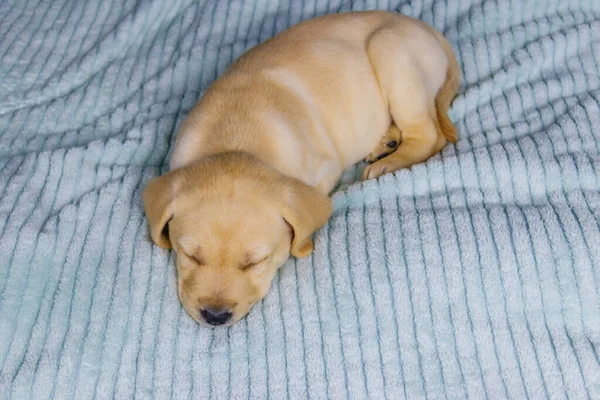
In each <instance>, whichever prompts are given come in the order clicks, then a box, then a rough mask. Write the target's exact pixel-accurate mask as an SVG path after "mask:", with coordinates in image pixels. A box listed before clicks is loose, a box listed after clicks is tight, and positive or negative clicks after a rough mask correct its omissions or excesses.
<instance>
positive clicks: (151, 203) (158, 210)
mask: <svg viewBox="0 0 600 400" xmlns="http://www.w3.org/2000/svg"><path fill="white" fill-rule="evenodd" d="M142 197H143V200H144V210H145V212H146V218H147V219H148V225H149V226H150V235H151V236H152V240H153V241H154V243H156V244H157V245H159V246H160V247H162V248H163V249H170V248H171V247H172V246H171V240H170V239H169V226H168V223H169V221H170V220H171V218H172V217H173V214H172V208H173V207H172V204H173V199H174V198H175V196H174V189H173V184H172V178H171V177H170V176H169V175H168V174H167V175H163V176H159V177H156V178H154V179H152V180H151V181H150V182H148V185H146V188H145V189H144V193H143V195H142Z"/></svg>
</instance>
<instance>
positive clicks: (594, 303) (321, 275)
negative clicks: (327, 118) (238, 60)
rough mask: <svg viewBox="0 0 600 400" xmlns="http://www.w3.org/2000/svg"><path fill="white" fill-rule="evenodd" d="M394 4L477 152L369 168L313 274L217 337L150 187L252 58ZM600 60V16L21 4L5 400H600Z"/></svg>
mask: <svg viewBox="0 0 600 400" xmlns="http://www.w3.org/2000/svg"><path fill="white" fill-rule="evenodd" d="M375 8H378V9H387V10H395V11H398V12H402V13H405V14H408V15H411V16H415V17H418V18H421V19H423V20H425V21H427V22H429V23H431V24H433V25H434V26H435V27H436V28H438V29H439V30H441V31H442V32H444V33H445V34H446V36H447V37H448V39H449V40H450V42H451V43H452V46H453V47H454V49H455V50H456V52H457V55H458V58H459V61H460V64H461V68H462V71H463V84H462V86H461V91H460V94H459V96H458V98H457V99H456V101H455V103H454V105H453V107H452V110H451V116H452V119H453V120H454V121H455V122H456V124H457V128H458V131H459V135H460V141H459V143H458V144H457V145H451V146H448V147H447V148H446V149H445V150H444V151H443V153H442V154H441V155H438V156H436V157H434V158H433V159H431V160H429V161H428V162H426V163H424V164H421V165H417V166H415V167H414V168H412V170H404V171H400V172H398V173H396V174H390V175H386V176H384V177H383V178H382V179H381V180H379V181H370V182H366V183H352V182H354V181H355V180H356V178H357V176H358V173H359V172H360V168H361V167H360V166H359V167H357V168H356V169H353V170H351V171H348V173H347V174H346V175H345V177H344V179H343V182H342V185H341V186H340V188H339V190H338V191H337V192H336V193H335V194H334V196H333V197H334V201H335V210H336V211H335V213H334V215H333V217H332V218H331V220H330V222H329V224H328V225H327V226H326V227H325V228H323V229H322V230H321V231H319V232H318V233H317V235H316V240H315V243H316V248H315V252H314V254H313V256H312V257H309V258H307V259H301V260H290V261H289V262H288V263H287V264H286V265H285V266H284V267H283V268H282V269H281V272H280V274H279V275H278V277H277V279H276V280H275V281H274V283H273V287H272V291H271V293H270V294H269V295H268V296H267V297H266V299H265V300H264V301H263V302H261V303H260V304H258V305H257V306H256V307H255V309H254V310H253V311H252V312H251V314H250V315H249V316H248V318H247V319H245V320H243V322H241V323H239V324H237V325H235V326H234V327H232V328H231V329H214V330H213V329H208V328H204V327H199V326H198V325H197V324H196V323H195V322H193V321H192V320H191V319H190V318H189V317H188V316H187V315H186V314H185V312H184V311H183V310H182V308H181V307H180V305H179V301H178V299H177V295H176V284H175V268H174V266H173V262H174V260H173V258H172V256H171V255H170V254H169V252H167V251H164V250H161V249H159V248H158V247H156V246H154V245H153V244H152V243H151V241H150V239H149V235H148V228H147V225H146V221H145V218H144V215H143V209H142V204H141V198H140V192H141V190H142V188H143V185H144V183H145V182H147V181H148V179H150V178H151V177H153V176H155V175H157V174H159V173H160V172H161V171H164V170H165V167H166V164H167V160H168V156H169V151H170V146H171V144H172V142H173V139H174V136H175V133H176V131H177V127H178V125H179V124H180V123H181V121H182V119H183V118H184V117H185V116H186V114H187V112H188V111H189V109H190V108H191V107H192V106H193V104H194V103H195V102H196V101H197V100H198V98H199V96H201V95H202V93H203V91H204V90H205V89H206V87H207V86H208V85H209V84H210V83H211V82H212V81H213V80H214V79H215V78H216V77H217V76H218V75H219V74H220V73H221V72H222V71H223V70H224V69H225V68H226V67H227V65H228V64H230V63H231V61H232V60H233V59H234V58H235V57H237V56H239V55H240V54H241V53H242V52H243V51H244V50H245V49H248V48H250V47H251V46H254V45H256V44H257V43H259V42H261V41H264V40H265V39H267V38H269V37H271V36H272V35H274V34H275V33H277V32H278V31H281V30H282V29H284V28H286V27H288V26H290V25H292V24H295V23H297V22H300V21H301V20H304V19H308V18H311V17H313V16H316V15H321V14H326V13H334V12H339V11H348V10H351V9H352V10H363V9H375ZM599 39H600V1H596V0H483V1H469V0H447V1H441V0H427V1H419V0H414V1H408V0H404V1H396V0H389V1H388V0H383V1H352V2H350V1H345V2H340V1H336V0H315V1H313V0H245V1H225V0H212V1H207V0H201V1H192V0H169V1H166V0H118V1H115V0H85V1H84V0H4V1H1V2H0V193H1V195H0V196H1V198H0V398H1V399H36V400H37V399H77V400H81V399H91V398H99V399H109V398H111V399H112V398H114V399H128V398H140V399H144V398H156V399H164V398H176V399H190V398H200V399H208V398H211V399H246V398H251V399H266V398H270V399H277V400H279V399H304V398H311V399H325V398H330V399H346V398H352V399H361V400H362V399H403V398H410V399H422V398H429V399H462V398H472V399H507V398H512V399H545V398H552V399H563V398H572V399H588V398H591V399H599V398H600V361H599V359H600V223H599V217H600V207H599V205H600V194H599V186H600V180H599V171H600V157H599V149H598V146H599V143H598V142H599V141H600V134H599V132H600V106H599V100H600V90H599V88H600V73H599V61H600V41H599ZM339 67H340V68H344V65H340V66H339ZM339 95H340V96H344V93H340V94H339Z"/></svg>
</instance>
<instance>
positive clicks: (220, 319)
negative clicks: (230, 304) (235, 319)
mask: <svg viewBox="0 0 600 400" xmlns="http://www.w3.org/2000/svg"><path fill="white" fill-rule="evenodd" d="M200 315H202V318H204V320H205V321H206V322H208V323H209V324H211V325H223V324H224V323H226V322H227V321H229V319H230V318H231V315H232V314H231V313H230V312H229V311H227V310H218V309H214V308H204V309H202V310H200Z"/></svg>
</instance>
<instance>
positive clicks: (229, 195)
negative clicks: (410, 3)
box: [144, 12, 459, 324]
mask: <svg viewBox="0 0 600 400" xmlns="http://www.w3.org/2000/svg"><path fill="white" fill-rule="evenodd" d="M458 83H459V70H458V64H457V63H456V59H455V56H454V54H453V52H452V50H451V48H450V46H449V44H448V42H447V41H446V40H445V39H444V38H443V37H442V35H441V34H439V33H438V32H437V31H435V30H434V29H433V28H431V27H429V26H428V25H426V24H424V23H423V22H420V21H417V20H415V19H412V18H409V17H406V16H402V15H398V14H393V13H387V12H357V13H345V14H336V15H329V16H325V17H320V18H316V19H313V20H309V21H307V22H304V23H302V24H299V25H297V26H294V27H292V28H290V29H288V30H287V31H284V32H282V33H281V34H279V35H277V36H275V37H274V38H272V39H270V40H268V41H267V42H265V43H263V44H261V45H259V46H257V47H255V48H254V49H251V50H250V51H248V52H247V53H245V54H244V55H243V56H242V57H240V58H239V59H238V60H237V61H236V62H235V63H234V64H233V65H232V66H231V67H230V68H229V69H228V70H227V71H226V72H225V73H224V74H223V76H221V77H220V78H219V79H217V80H216V81H215V82H214V83H213V85H212V86H211V87H210V88H209V89H208V90H207V91H206V93H205V94H204V96H203V97H202V99H201V100H200V101H199V103H198V104H197V105H196V106H195V107H194V109H193V110H192V111H191V112H190V114H189V116H188V118H187V119H186V120H185V122H184V123H183V125H182V126H181V128H180V132H179V134H178V136H177V139H176V143H175V147H174V150H173V154H172V158H171V165H170V166H171V169H172V171H171V172H170V173H168V174H166V175H164V176H162V177H159V178H157V179H155V180H153V181H151V182H150V184H149V185H148V188H147V189H146V191H145V193H144V203H145V207H146V213H147V215H148V220H149V223H150V227H151V231H152V236H153V239H154V241H155V242H156V243H157V244H159V245H161V246H162V247H165V248H173V249H174V250H175V251H176V252H177V265H178V273H179V277H178V280H179V295H180V298H181V300H182V303H183V305H184V307H185V308H186V310H187V311H188V313H190V315H191V316H192V317H193V318H194V319H196V320H197V321H199V322H206V321H203V318H202V316H201V315H202V310H206V309H211V310H217V311H219V310H220V311H222V310H228V311H230V312H231V313H232V317H231V319H230V320H228V321H227V322H226V323H225V324H230V323H234V322H235V321H237V320H239V319H240V318H242V317H243V316H244V315H246V314H247V313H248V311H249V310H250V308H251V307H252V305H254V304H255V303H256V302H257V301H259V300H260V299H262V298H263V297H264V295H265V294H266V293H267V291H268V288H269V285H270V282H271V280H272V278H273V276H274V275H275V273H276V271H277V269H278V268H279V266H280V265H281V264H282V263H283V262H284V261H285V260H286V259H287V258H288V257H289V255H290V253H291V254H292V255H294V256H298V257H299V256H306V255H308V254H310V252H311V251H312V241H311V240H310V236H311V235H312V233H314V232H315V231H316V230H317V229H319V228H320V227H321V226H322V225H323V224H325V223H326V221H327V219H328V217H329V215H330V213H331V202H330V200H329V198H328V194H329V193H330V192H331V190H332V189H333V188H334V186H335V184H336V183H337V181H338V180H339V178H340V175H341V173H342V171H343V170H344V169H345V168H347V167H349V166H351V165H352V164H354V163H356V162H358V161H360V160H361V159H363V158H365V157H366V158H371V159H373V158H374V157H373V154H375V155H376V154H378V152H380V151H382V147H385V144H386V140H390V139H391V138H392V139H393V138H397V140H398V142H399V143H400V140H401V143H400V145H399V146H397V148H395V151H393V152H391V154H389V155H387V156H386V157H383V158H382V159H380V160H378V161H376V162H374V163H373V164H371V165H369V166H368V167H367V168H366V169H365V172H364V178H365V179H370V178H376V177H378V176H380V175H381V174H383V173H386V172H392V171H394V170H397V169H399V168H408V167H411V166H412V165H414V164H416V163H419V162H422V161H425V160H426V159H427V158H429V157H430V156H432V155H433V154H435V153H436V152H438V151H439V150H440V149H441V148H442V147H443V146H444V145H445V144H446V142H447V141H448V140H450V141H455V140H456V130H455V129H454V126H453V125H452V122H451V121H450V119H449V118H448V116H447V111H448V107H449V105H450V102H451V101H452V99H453V98H454V96H455V95H456V91H457V90H458ZM388 153H389V151H388ZM167 228H168V231H167Z"/></svg>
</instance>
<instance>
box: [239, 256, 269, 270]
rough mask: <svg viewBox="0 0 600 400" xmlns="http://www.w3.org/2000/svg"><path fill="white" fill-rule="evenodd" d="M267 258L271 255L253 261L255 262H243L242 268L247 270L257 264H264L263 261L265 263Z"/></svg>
mask: <svg viewBox="0 0 600 400" xmlns="http://www.w3.org/2000/svg"><path fill="white" fill-rule="evenodd" d="M267 258H269V256H266V257H264V258H261V259H260V260H258V261H253V262H249V263H244V264H242V266H241V269H242V270H244V271H245V270H248V269H250V268H252V267H255V266H257V265H258V264H262V263H264V262H265V261H267Z"/></svg>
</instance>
